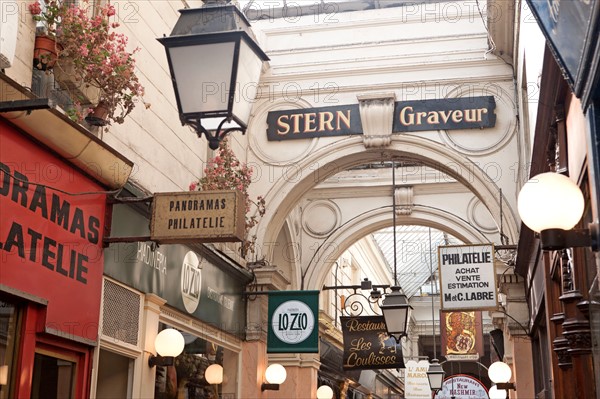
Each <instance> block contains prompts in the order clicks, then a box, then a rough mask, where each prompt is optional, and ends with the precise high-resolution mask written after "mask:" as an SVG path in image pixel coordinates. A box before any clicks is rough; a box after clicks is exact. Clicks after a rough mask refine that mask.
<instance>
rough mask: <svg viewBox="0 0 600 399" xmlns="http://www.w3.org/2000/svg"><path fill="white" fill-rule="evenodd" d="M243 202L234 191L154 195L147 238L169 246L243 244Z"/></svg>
mask: <svg viewBox="0 0 600 399" xmlns="http://www.w3.org/2000/svg"><path fill="white" fill-rule="evenodd" d="M245 227H246V220H245V212H244V201H243V199H242V194H241V193H240V192H239V191H236V190H224V191H190V192H187V191H186V192H176V193H157V194H155V195H154V201H153V204H152V220H151V222H150V237H151V240H152V241H155V242H158V243H161V244H164V243H166V244H169V243H178V244H184V243H192V242H234V241H243V239H244V230H245Z"/></svg>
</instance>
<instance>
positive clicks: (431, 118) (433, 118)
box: [427, 111, 440, 125]
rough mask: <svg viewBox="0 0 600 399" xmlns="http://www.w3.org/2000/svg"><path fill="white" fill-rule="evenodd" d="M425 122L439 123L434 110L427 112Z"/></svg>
mask: <svg viewBox="0 0 600 399" xmlns="http://www.w3.org/2000/svg"><path fill="white" fill-rule="evenodd" d="M427 123H430V124H432V125H437V124H438V123H440V118H439V115H438V113H437V112H435V111H431V112H430V113H429V116H428V117H427Z"/></svg>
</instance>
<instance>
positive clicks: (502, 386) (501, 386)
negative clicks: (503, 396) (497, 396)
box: [496, 382, 517, 391]
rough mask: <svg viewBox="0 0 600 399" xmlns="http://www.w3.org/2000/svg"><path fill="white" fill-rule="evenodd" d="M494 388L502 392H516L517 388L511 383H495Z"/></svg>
mask: <svg viewBox="0 0 600 399" xmlns="http://www.w3.org/2000/svg"><path fill="white" fill-rule="evenodd" d="M496 388H497V389H504V390H508V389H511V390H513V391H516V390H517V387H516V386H515V384H514V383H512V382H498V383H496Z"/></svg>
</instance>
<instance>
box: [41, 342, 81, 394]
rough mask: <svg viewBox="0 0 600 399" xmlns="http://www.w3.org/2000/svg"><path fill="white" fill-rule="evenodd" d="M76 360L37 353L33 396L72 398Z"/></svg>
mask: <svg viewBox="0 0 600 399" xmlns="http://www.w3.org/2000/svg"><path fill="white" fill-rule="evenodd" d="M76 367H77V362H76V361H71V360H67V359H62V358H59V357H54V356H51V355H46V354H42V353H36V354H35V359H34V363H33V380H32V382H31V397H32V398H44V399H59V398H60V399H70V398H73V392H74V389H75V370H76Z"/></svg>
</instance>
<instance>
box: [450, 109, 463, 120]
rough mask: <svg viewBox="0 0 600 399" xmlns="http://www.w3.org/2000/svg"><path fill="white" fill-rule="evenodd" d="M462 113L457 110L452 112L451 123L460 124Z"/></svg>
mask: <svg viewBox="0 0 600 399" xmlns="http://www.w3.org/2000/svg"><path fill="white" fill-rule="evenodd" d="M462 119H463V112H462V111H461V110H459V109H457V110H455V111H452V121H453V122H455V123H459V122H462Z"/></svg>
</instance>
